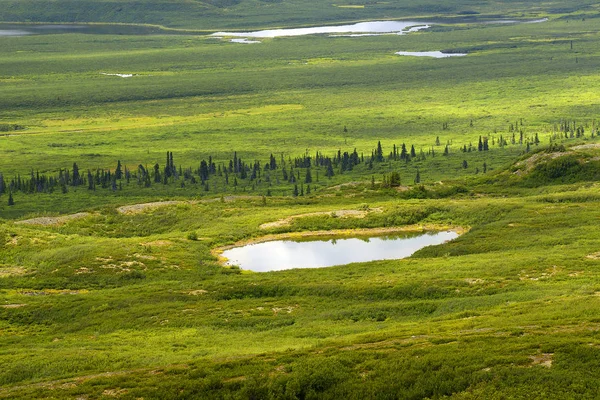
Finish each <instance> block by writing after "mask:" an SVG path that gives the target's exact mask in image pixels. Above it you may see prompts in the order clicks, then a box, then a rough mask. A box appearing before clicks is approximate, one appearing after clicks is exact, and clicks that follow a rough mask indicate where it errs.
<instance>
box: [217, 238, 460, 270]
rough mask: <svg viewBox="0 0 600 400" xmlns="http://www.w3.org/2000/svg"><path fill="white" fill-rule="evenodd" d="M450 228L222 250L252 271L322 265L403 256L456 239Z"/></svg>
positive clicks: (256, 245)
mask: <svg viewBox="0 0 600 400" xmlns="http://www.w3.org/2000/svg"><path fill="white" fill-rule="evenodd" d="M457 237H458V234H457V233H456V232H453V231H445V232H430V233H425V234H423V233H417V234H415V233H412V234H400V235H394V236H379V237H363V238H343V239H339V238H338V239H332V238H328V239H314V238H313V239H310V240H309V239H307V240H302V241H293V240H277V241H272V242H263V243H257V244H251V245H247V246H243V247H236V248H233V249H229V250H225V251H224V252H223V257H226V258H227V259H228V260H229V261H228V262H227V265H239V266H240V268H242V269H246V270H251V271H255V272H268V271H281V270H286V269H293V268H321V267H331V266H333V265H343V264H349V263H353V262H365V261H375V260H392V259H399V258H406V257H409V256H411V255H412V254H413V253H414V252H416V251H417V250H419V249H422V248H423V247H426V246H431V245H438V244H442V243H444V242H446V241H449V240H452V239H455V238H457Z"/></svg>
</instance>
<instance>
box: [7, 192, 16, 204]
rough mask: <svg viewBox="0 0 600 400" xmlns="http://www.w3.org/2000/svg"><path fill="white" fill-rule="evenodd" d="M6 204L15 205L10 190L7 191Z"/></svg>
mask: <svg viewBox="0 0 600 400" xmlns="http://www.w3.org/2000/svg"><path fill="white" fill-rule="evenodd" d="M8 205H9V206H14V205H15V201H14V200H13V195H12V192H8Z"/></svg>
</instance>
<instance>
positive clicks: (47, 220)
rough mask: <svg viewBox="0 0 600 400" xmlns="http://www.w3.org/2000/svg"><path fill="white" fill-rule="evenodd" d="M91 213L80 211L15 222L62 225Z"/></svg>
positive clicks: (21, 223) (20, 223)
mask: <svg viewBox="0 0 600 400" xmlns="http://www.w3.org/2000/svg"><path fill="white" fill-rule="evenodd" d="M89 215H91V214H90V213H87V212H80V213H77V214H71V215H61V216H59V217H38V218H31V219H25V220H23V221H17V222H15V224H18V225H44V226H47V225H61V224H64V223H66V222H68V221H71V220H74V219H79V218H85V217H87V216H89Z"/></svg>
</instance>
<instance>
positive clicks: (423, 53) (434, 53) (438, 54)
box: [396, 51, 467, 58]
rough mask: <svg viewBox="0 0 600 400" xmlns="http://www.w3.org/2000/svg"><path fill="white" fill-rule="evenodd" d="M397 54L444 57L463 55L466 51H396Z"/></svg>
mask: <svg viewBox="0 0 600 400" xmlns="http://www.w3.org/2000/svg"><path fill="white" fill-rule="evenodd" d="M396 54H398V55H399V56H413V57H433V58H446V57H464V56H466V55H467V54H466V53H442V52H441V51H398V52H396Z"/></svg>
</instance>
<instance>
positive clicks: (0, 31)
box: [0, 23, 184, 37]
mask: <svg viewBox="0 0 600 400" xmlns="http://www.w3.org/2000/svg"><path fill="white" fill-rule="evenodd" d="M59 33H87V34H95V35H157V34H161V35H167V34H174V33H176V34H179V35H181V34H184V33H181V32H174V31H168V30H164V29H160V28H157V27H150V26H140V25H111V24H5V23H0V37H1V36H28V35H52V34H59Z"/></svg>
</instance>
